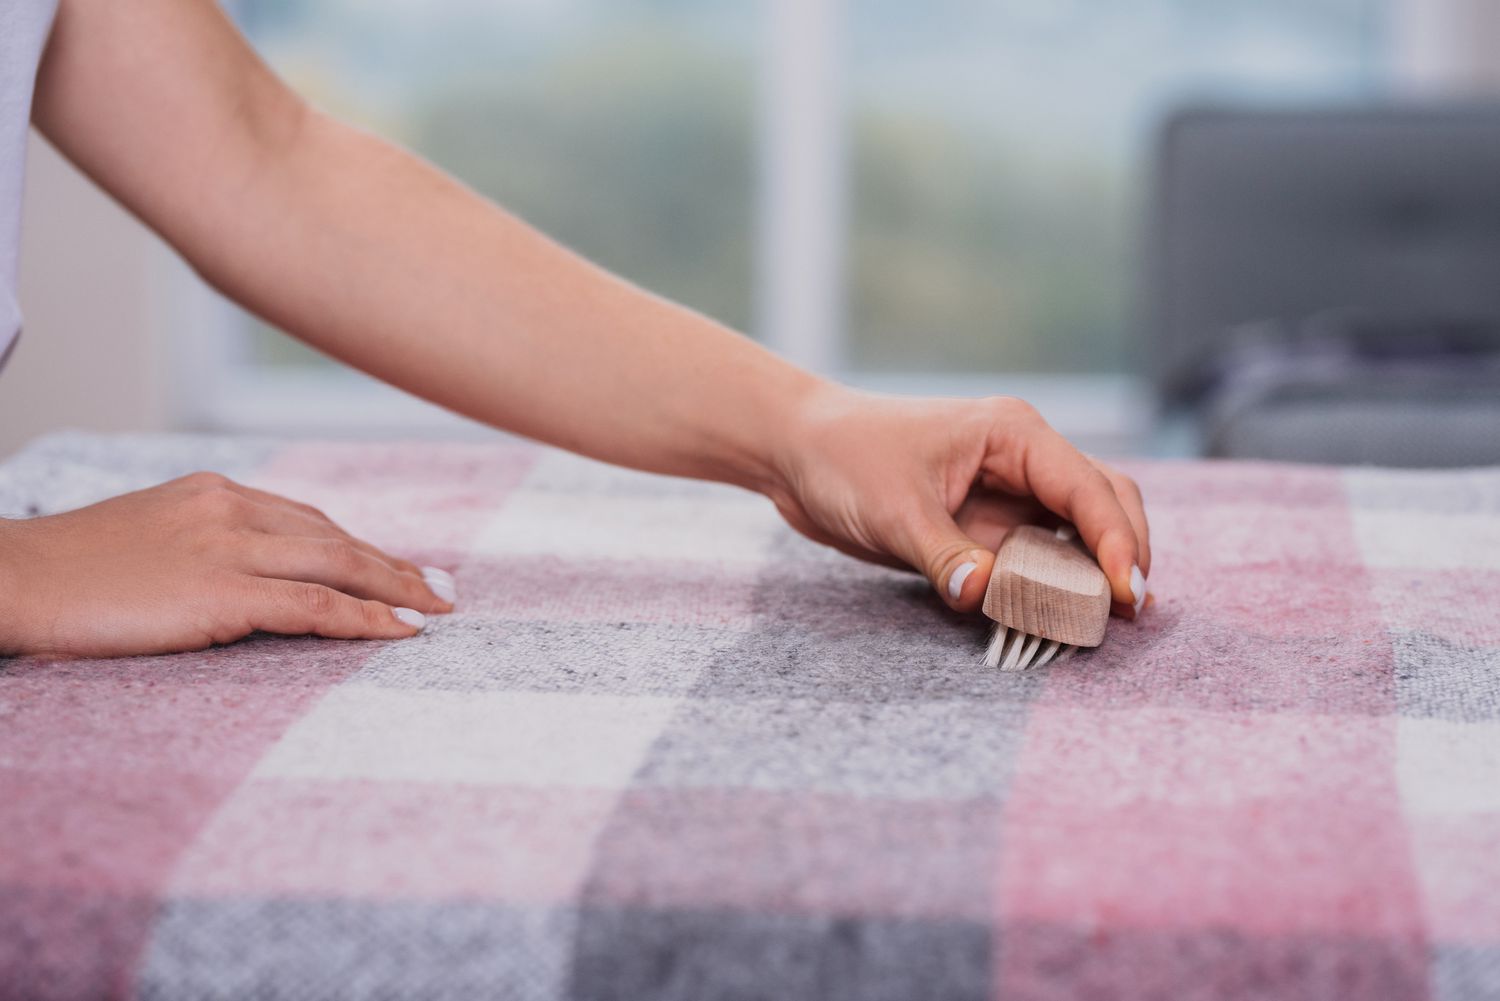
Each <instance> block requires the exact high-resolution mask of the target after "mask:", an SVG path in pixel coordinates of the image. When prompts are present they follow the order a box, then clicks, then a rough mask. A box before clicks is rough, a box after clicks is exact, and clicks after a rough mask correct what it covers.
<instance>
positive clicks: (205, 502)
mask: <svg viewBox="0 0 1500 1001" xmlns="http://www.w3.org/2000/svg"><path fill="white" fill-rule="evenodd" d="M194 503H195V504H196V505H197V507H198V509H199V510H200V511H201V512H203V513H204V514H205V515H207V516H208V517H209V518H212V519H213V520H215V521H222V522H236V521H239V520H240V517H241V515H242V514H243V511H244V498H242V497H241V496H240V495H239V494H237V493H235V492H234V491H233V490H231V489H229V487H228V486H227V485H214V486H205V487H203V488H202V489H200V490H199V492H198V493H197V495H196V496H195V498H194Z"/></svg>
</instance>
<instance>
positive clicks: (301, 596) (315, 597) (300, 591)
mask: <svg viewBox="0 0 1500 1001" xmlns="http://www.w3.org/2000/svg"><path fill="white" fill-rule="evenodd" d="M296 600H297V602H298V604H300V605H301V606H302V609H303V610H304V611H306V612H307V613H308V614H309V615H311V616H312V617H313V618H314V619H325V618H327V617H328V616H329V615H331V614H333V610H334V608H335V607H337V604H338V597H337V595H336V594H335V593H334V592H333V590H332V589H331V588H327V587H324V586H323V585H321V584H305V583H302V584H298V585H297V591H296Z"/></svg>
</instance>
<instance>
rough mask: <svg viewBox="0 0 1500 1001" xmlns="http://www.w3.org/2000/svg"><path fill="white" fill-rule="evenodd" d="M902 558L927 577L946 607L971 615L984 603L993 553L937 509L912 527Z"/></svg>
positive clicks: (950, 516) (992, 566) (950, 517)
mask: <svg viewBox="0 0 1500 1001" xmlns="http://www.w3.org/2000/svg"><path fill="white" fill-rule="evenodd" d="M906 541H907V545H906V546H903V547H902V548H903V549H904V550H908V551H905V552H900V553H898V554H897V555H899V556H900V557H901V558H902V559H904V560H906V561H907V562H908V563H910V564H911V565H912V566H914V567H918V568H920V569H921V570H922V572H923V573H925V574H926V575H927V579H928V580H930V581H931V582H932V586H933V588H934V589H936V590H937V593H938V594H939V595H940V596H941V597H942V599H943V600H944V601H945V602H947V603H948V607H950V608H953V609H955V610H957V611H960V612H972V611H974V610H976V609H978V608H979V606H980V605H981V604H983V602H984V592H985V589H986V588H987V587H989V583H990V572H991V571H992V570H994V568H995V554H994V553H992V552H990V551H989V549H987V548H986V547H984V546H981V545H980V544H979V543H977V542H975V541H974V540H973V539H971V538H969V537H968V536H967V535H965V534H964V533H963V531H962V530H961V529H959V527H958V525H957V524H956V523H955V522H954V521H953V517H952V515H950V514H948V512H947V511H943V510H941V509H939V510H935V511H928V512H926V513H925V514H924V515H923V516H922V517H920V518H919V519H918V521H917V522H916V524H915V525H913V526H912V530H911V533H910V538H909V539H908V540H906Z"/></svg>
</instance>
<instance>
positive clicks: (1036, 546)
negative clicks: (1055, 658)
mask: <svg viewBox="0 0 1500 1001" xmlns="http://www.w3.org/2000/svg"><path fill="white" fill-rule="evenodd" d="M1109 600H1110V591H1109V578H1107V577H1105V576H1104V571H1103V570H1100V569H1099V564H1098V563H1095V562H1094V557H1093V556H1092V555H1090V554H1089V551H1088V550H1087V549H1085V548H1084V546H1083V544H1082V543H1080V542H1077V541H1072V540H1069V539H1060V538H1058V536H1057V533H1056V532H1054V531H1053V530H1052V529H1050V528H1039V527H1038V526H1036V525H1022V526H1020V527H1019V528H1015V529H1012V530H1011V532H1010V534H1009V535H1007V536H1006V537H1005V541H1004V542H1002V543H1000V551H999V552H997V553H996V554H995V571H994V573H992V574H990V584H989V587H988V588H986V589H985V592H984V614H985V615H988V616H989V617H990V618H992V619H994V620H995V621H996V622H998V623H1000V624H1001V625H1005V626H1010V627H1011V628H1013V629H1019V630H1021V631H1022V632H1026V633H1031V634H1032V635H1034V636H1041V637H1043V638H1045V639H1049V640H1057V641H1058V642H1059V643H1071V644H1073V645H1075V646H1098V645H1099V644H1100V643H1101V642H1103V640H1104V627H1105V626H1106V625H1108V624H1109Z"/></svg>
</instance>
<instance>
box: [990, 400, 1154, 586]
mask: <svg viewBox="0 0 1500 1001" xmlns="http://www.w3.org/2000/svg"><path fill="white" fill-rule="evenodd" d="M1029 413H1030V416H1031V417H1032V418H1034V419H1029V418H1022V420H1021V422H1020V423H1021V426H1018V427H1013V428H1008V429H1006V430H1007V434H1006V440H1007V442H1008V451H1009V452H1010V454H1008V455H1004V454H1001V455H994V454H992V455H990V456H987V457H986V459H985V466H986V469H987V470H988V471H989V472H991V473H993V474H994V475H995V476H997V477H999V478H1000V479H1002V480H1004V481H1007V487H1008V489H1011V490H1013V491H1015V492H1018V493H1028V494H1031V495H1033V496H1035V497H1036V499H1037V500H1039V501H1041V502H1042V503H1043V504H1045V505H1046V506H1047V507H1048V508H1049V509H1050V510H1052V511H1053V512H1055V513H1056V514H1058V515H1061V516H1062V517H1064V518H1066V519H1067V520H1068V521H1071V522H1072V523H1073V524H1074V525H1075V526H1077V528H1078V533H1079V535H1080V536H1081V537H1082V538H1083V541H1084V542H1085V543H1086V544H1087V545H1088V547H1089V549H1091V550H1092V551H1093V553H1094V556H1095V558H1097V559H1098V561H1099V566H1100V567H1101V568H1103V570H1104V573H1105V575H1106V576H1107V577H1108V578H1109V584H1110V591H1111V593H1112V596H1113V598H1114V601H1115V602H1117V603H1120V604H1123V605H1129V606H1131V607H1132V608H1135V609H1137V610H1138V609H1139V608H1140V607H1141V604H1142V602H1144V600H1145V596H1146V584H1145V577H1144V575H1143V573H1142V571H1141V569H1140V562H1141V549H1142V545H1141V540H1140V539H1139V538H1138V537H1137V533H1136V526H1135V524H1134V523H1133V522H1132V521H1131V518H1130V515H1129V514H1128V513H1127V512H1126V510H1125V505H1124V504H1123V503H1122V502H1121V500H1120V497H1119V495H1118V494H1116V492H1115V487H1114V484H1113V483H1111V481H1110V479H1109V477H1108V476H1106V475H1105V474H1104V473H1103V472H1102V471H1100V470H1099V469H1098V468H1097V467H1096V466H1095V465H1094V464H1093V463H1092V462H1090V461H1089V459H1088V458H1087V457H1086V456H1085V455H1084V454H1083V453H1082V452H1080V451H1078V449H1076V448H1074V447H1073V445H1072V444H1071V443H1069V442H1068V440H1067V439H1066V438H1064V437H1063V436H1062V435H1060V434H1058V433H1057V432H1056V431H1054V430H1052V428H1051V427H1049V426H1048V425H1047V424H1046V423H1045V422H1044V421H1042V420H1041V419H1040V418H1039V417H1034V415H1035V412H1034V411H1030V412H1029ZM1142 517H1143V518H1144V515H1142Z"/></svg>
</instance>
